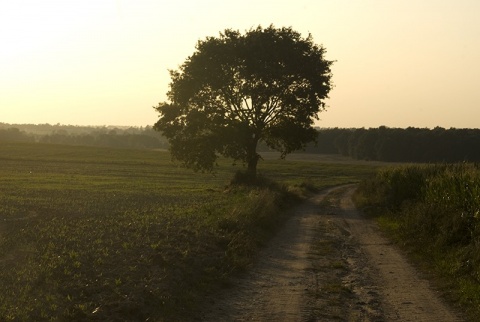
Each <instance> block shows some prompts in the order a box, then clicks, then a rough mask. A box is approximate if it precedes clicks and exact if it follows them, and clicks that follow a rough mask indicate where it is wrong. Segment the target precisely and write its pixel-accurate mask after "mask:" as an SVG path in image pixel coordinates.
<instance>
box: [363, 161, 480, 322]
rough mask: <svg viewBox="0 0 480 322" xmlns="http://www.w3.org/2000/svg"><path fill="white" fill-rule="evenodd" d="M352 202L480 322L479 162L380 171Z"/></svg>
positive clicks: (404, 167) (449, 297)
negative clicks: (370, 216)
mask: <svg viewBox="0 0 480 322" xmlns="http://www.w3.org/2000/svg"><path fill="white" fill-rule="evenodd" d="M355 202H356V205H357V207H358V208H359V209H363V210H364V212H365V213H366V214H369V215H372V216H375V217H376V218H377V220H378V222H379V224H380V226H381V227H382V228H383V229H384V230H385V231H388V232H389V235H390V236H392V237H393V238H394V239H395V240H396V241H397V242H398V243H399V244H400V245H402V246H404V247H405V248H406V249H407V250H408V251H409V252H410V255H411V257H412V259H413V260H414V261H415V262H416V263H418V264H419V266H420V267H422V268H423V269H424V271H425V272H428V273H433V275H434V276H436V277H435V279H436V283H437V284H438V287H439V288H440V289H441V290H442V291H443V293H444V294H445V296H446V297H447V298H448V299H449V300H450V301H452V303H454V304H455V305H456V306H457V307H459V308H461V309H462V311H465V312H467V314H468V316H469V318H470V320H471V321H480V168H479V165H478V164H467V163H463V164H437V165H421V166H420V165H419V166H413V165H411V166H402V167H396V168H390V169H386V170H382V171H379V172H378V173H377V174H376V176H374V177H372V178H371V179H368V180H365V181H363V182H362V183H361V184H360V185H359V189H358V190H357V193H356V195H355Z"/></svg>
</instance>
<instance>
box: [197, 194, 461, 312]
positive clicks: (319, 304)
mask: <svg viewBox="0 0 480 322" xmlns="http://www.w3.org/2000/svg"><path fill="white" fill-rule="evenodd" d="M354 188H355V187H354V186H347V187H340V188H335V189H331V190H329V191H327V192H324V193H322V194H319V195H317V196H316V197H315V198H312V199H311V200H309V201H308V202H306V203H304V204H303V205H301V206H300V207H298V208H296V209H295V210H294V211H295V213H294V215H293V216H292V218H291V219H290V220H289V221H288V222H287V223H286V225H285V227H284V228H283V230H282V231H280V232H279V233H278V235H277V236H276V237H275V238H274V239H273V240H272V241H271V243H270V244H269V245H268V246H267V247H266V248H265V249H263V250H262V252H261V254H260V255H259V257H258V260H257V261H256V263H255V265H254V266H253V267H252V269H251V270H249V272H248V273H245V274H244V275H243V276H241V277H239V278H238V279H237V280H235V281H234V282H233V286H232V287H231V288H228V289H225V290H223V291H222V292H221V293H220V294H218V297H216V298H215V299H214V300H212V306H211V307H209V308H208V309H206V312H205V313H204V314H203V315H202V316H201V317H199V320H202V321H435V322H439V321H463V320H462V319H461V318H460V317H459V316H458V315H456V314H455V312H453V311H452V310H451V309H450V308H448V307H447V306H446V305H445V304H444V303H443V302H442V300H441V299H440V298H439V297H438V295H437V294H436V292H435V290H433V289H432V288H431V287H430V286H429V284H428V282H427V281H425V280H423V279H422V278H421V277H420V276H419V274H417V272H416V271H415V269H414V268H413V267H412V266H411V265H410V264H409V263H408V262H407V261H406V259H405V258H404V256H403V255H402V254H401V252H400V251H399V250H398V249H397V248H396V247H395V245H392V244H391V243H390V242H389V241H388V239H386V238H385V237H383V236H382V234H381V233H380V232H379V231H378V229H377V228H376V225H375V224H374V223H373V222H371V221H370V220H367V219H365V218H363V217H362V216H361V214H359V212H357V211H356V210H355V208H354V206H353V203H352V201H351V195H352V193H353V191H354Z"/></svg>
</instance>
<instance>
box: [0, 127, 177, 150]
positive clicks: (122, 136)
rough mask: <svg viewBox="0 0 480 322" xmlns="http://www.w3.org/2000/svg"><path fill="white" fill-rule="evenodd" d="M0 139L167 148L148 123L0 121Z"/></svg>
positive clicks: (159, 134) (118, 146) (119, 146)
mask: <svg viewBox="0 0 480 322" xmlns="http://www.w3.org/2000/svg"><path fill="white" fill-rule="evenodd" d="M0 140H4V141H16V142H41V143H52V144H66V145H86V146H104V147H115V148H139V149H144V148H146V149H158V148H163V149H164V148H167V147H168V142H167V140H166V139H165V138H164V137H163V136H162V135H161V133H158V132H157V131H154V130H153V129H152V128H151V127H149V126H147V127H106V126H105V127H94V126H91V127H89V126H72V125H59V124H57V125H50V124H39V125H36V124H12V125H10V124H5V123H0Z"/></svg>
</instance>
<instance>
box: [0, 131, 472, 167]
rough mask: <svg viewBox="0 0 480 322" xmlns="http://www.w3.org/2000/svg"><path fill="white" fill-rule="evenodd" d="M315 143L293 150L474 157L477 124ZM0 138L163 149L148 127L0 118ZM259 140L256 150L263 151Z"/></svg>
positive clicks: (427, 158) (342, 134)
mask: <svg viewBox="0 0 480 322" xmlns="http://www.w3.org/2000/svg"><path fill="white" fill-rule="evenodd" d="M317 131H318V137H317V142H312V143H310V144H308V145H307V146H306V148H305V149H304V150H303V151H298V153H301V152H306V153H317V154H341V155H344V156H348V157H351V158H352V159H357V160H371V161H386V162H422V163H425V162H426V163H428V162H463V161H465V162H479V161H480V129H457V128H450V129H445V128H441V127H436V128H434V129H428V128H414V127H408V128H406V129H402V128H389V127H385V126H381V127H378V128H368V129H365V128H317ZM0 140H3V141H14V142H40V143H50V144H65V145H83V146H103V147H114V148H139V149H168V146H169V145H168V141H167V140H166V138H165V137H163V136H162V134H161V133H159V132H157V131H155V130H154V129H153V128H152V127H150V126H146V127H114V126H97V127H95V126H75V125H61V124H56V125H50V124H38V125H37V124H6V123H0ZM268 150H269V149H268V147H267V146H266V145H265V144H260V146H259V151H268Z"/></svg>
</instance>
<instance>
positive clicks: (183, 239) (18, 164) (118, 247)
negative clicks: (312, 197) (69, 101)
mask: <svg viewBox="0 0 480 322" xmlns="http://www.w3.org/2000/svg"><path fill="white" fill-rule="evenodd" d="M230 163H231V162H230V161H229V160H221V161H220V164H221V167H219V168H218V169H217V171H216V172H215V173H214V174H201V173H193V172H192V171H190V170H187V169H183V168H180V167H177V166H176V165H175V164H173V163H172V162H171V161H170V155H169V154H168V153H167V152H165V151H148V150H127V149H107V148H94V147H78V146H75V147H73V146H61V145H47V144H30V143H25V144H22V143H8V142H0V180H1V185H0V220H1V221H0V284H1V285H2V292H1V293H0V320H2V321H32V320H37V321H42V320H130V321H132V320H147V319H149V320H154V321H176V320H184V319H186V318H188V317H192V316H193V315H194V314H195V312H197V310H198V309H199V308H200V306H201V305H202V304H203V303H202V299H203V298H204V295H205V294H209V293H212V292H215V290H216V289H218V287H222V286H225V285H228V280H229V277H230V276H231V275H232V274H235V273H236V272H239V271H241V270H245V269H248V267H249V265H250V264H251V263H252V260H253V258H254V256H255V252H256V250H257V249H258V248H259V247H261V246H262V245H263V244H264V243H265V242H267V241H268V239H269V238H270V237H271V236H272V235H273V234H274V233H275V231H276V229H277V228H278V227H279V226H280V225H282V223H283V222H284V220H285V218H284V216H285V214H286V213H287V212H285V211H284V210H286V209H288V208H289V207H291V206H292V205H295V204H296V203H298V202H299V201H301V200H302V198H305V197H307V196H308V195H309V194H310V193H311V192H312V191H317V190H321V189H324V188H326V187H330V186H334V185H338V184H343V183H351V182H358V181H359V180H361V179H362V178H365V177H367V176H368V175H371V174H372V173H373V172H374V170H375V167H374V166H370V165H368V164H357V163H355V162H352V164H347V163H342V164H329V163H320V162H302V161H285V160H268V161H264V162H261V163H260V165H259V173H261V174H262V176H264V177H265V178H267V179H268V180H272V181H274V182H273V183H272V184H269V185H263V186H248V185H231V184H229V182H230V180H231V178H232V177H233V176H234V173H235V171H237V170H238V167H231V166H230Z"/></svg>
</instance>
